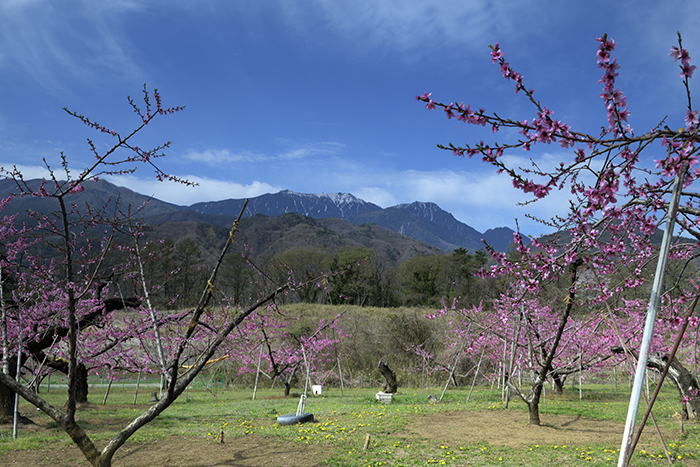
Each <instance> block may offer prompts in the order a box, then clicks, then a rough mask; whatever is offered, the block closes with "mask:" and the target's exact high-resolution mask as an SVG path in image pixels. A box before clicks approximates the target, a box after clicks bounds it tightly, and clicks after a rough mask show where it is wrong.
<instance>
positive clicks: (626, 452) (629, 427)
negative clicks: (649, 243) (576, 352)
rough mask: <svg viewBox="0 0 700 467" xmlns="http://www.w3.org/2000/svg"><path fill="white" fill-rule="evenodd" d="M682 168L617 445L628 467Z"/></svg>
mask: <svg viewBox="0 0 700 467" xmlns="http://www.w3.org/2000/svg"><path fill="white" fill-rule="evenodd" d="M684 174H685V167H684V168H683V170H682V171H681V172H680V173H679V174H678V176H677V177H676V180H675V182H674V186H673V196H672V198H671V203H670V204H669V210H668V216H667V217H666V229H665V231H664V237H663V240H662V241H661V248H660V250H659V261H658V262H657V264H656V275H655V276H654V285H653V287H652V289H651V297H649V308H648V309H647V317H646V323H645V325H644V335H643V336H642V344H641V347H640V349H639V359H638V360H637V369H636V370H635V373H634V385H633V386H632V395H631V396H630V405H629V409H628V411H627V421H626V422H625V432H624V435H623V437H622V445H621V447H620V457H619V458H618V461H617V466H618V467H627V465H628V464H629V461H630V457H632V453H631V452H630V449H631V447H632V446H631V445H632V433H633V432H634V425H635V422H636V421H637V411H638V410H639V401H640V399H641V395H642V389H643V386H644V375H645V374H646V367H647V361H648V359H649V348H650V346H651V338H652V336H653V334H654V323H655V321H656V314H657V312H658V310H659V303H660V301H661V286H662V285H663V279H664V276H665V275H666V263H667V262H668V252H669V250H670V248H671V240H672V238H673V227H674V226H675V223H676V214H677V213H678V204H679V202H680V198H681V188H682V186H683V176H684Z"/></svg>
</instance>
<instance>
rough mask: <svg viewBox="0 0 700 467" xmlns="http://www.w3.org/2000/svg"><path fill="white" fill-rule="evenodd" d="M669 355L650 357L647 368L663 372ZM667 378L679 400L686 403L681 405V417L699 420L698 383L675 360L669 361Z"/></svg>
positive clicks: (699, 399) (699, 400) (699, 395)
mask: <svg viewBox="0 0 700 467" xmlns="http://www.w3.org/2000/svg"><path fill="white" fill-rule="evenodd" d="M668 357H669V355H668V354H666V355H658V354H656V355H650V356H649V360H648V361H647V367H649V368H654V369H655V370H658V371H659V372H662V371H664V368H665V367H666V363H667V362H668ZM668 377H669V378H671V380H672V381H673V383H674V384H675V385H676V388H678V393H679V394H680V396H681V400H686V401H688V402H687V403H683V404H681V410H680V412H681V416H682V417H683V419H684V420H697V419H698V418H700V394H698V382H697V380H696V379H695V378H694V377H693V375H692V374H691V373H690V371H688V370H687V369H686V368H685V367H684V366H683V365H682V364H681V362H679V361H678V359H677V358H675V357H674V359H673V361H671V366H670V367H669V369H668Z"/></svg>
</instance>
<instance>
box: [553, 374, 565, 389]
mask: <svg viewBox="0 0 700 467" xmlns="http://www.w3.org/2000/svg"><path fill="white" fill-rule="evenodd" d="M552 380H553V381H554V394H563V393H564V383H565V382H566V375H563V376H562V375H559V374H558V373H552Z"/></svg>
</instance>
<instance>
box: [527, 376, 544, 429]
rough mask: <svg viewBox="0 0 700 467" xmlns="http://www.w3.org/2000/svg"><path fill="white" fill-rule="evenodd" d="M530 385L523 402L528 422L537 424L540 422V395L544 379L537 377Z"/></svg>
mask: <svg viewBox="0 0 700 467" xmlns="http://www.w3.org/2000/svg"><path fill="white" fill-rule="evenodd" d="M536 378H537V379H536V380H535V382H534V383H533V385H532V388H531V389H530V394H528V396H527V398H526V399H525V402H526V403H527V412H528V414H529V419H528V424H530V425H537V426H539V425H540V424H541V421H540V397H541V396H542V390H543V389H544V383H545V382H544V380H541V381H540V380H539V377H536Z"/></svg>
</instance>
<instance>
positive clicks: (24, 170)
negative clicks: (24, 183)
mask: <svg viewBox="0 0 700 467" xmlns="http://www.w3.org/2000/svg"><path fill="white" fill-rule="evenodd" d="M0 167H2V168H3V169H4V170H7V171H8V172H9V171H13V170H14V168H15V167H16V168H17V170H19V171H20V173H21V174H22V176H23V177H24V179H25V180H31V179H34V178H49V176H50V174H49V171H48V170H46V167H44V166H41V165H23V164H17V163H15V162H0Z"/></svg>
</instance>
